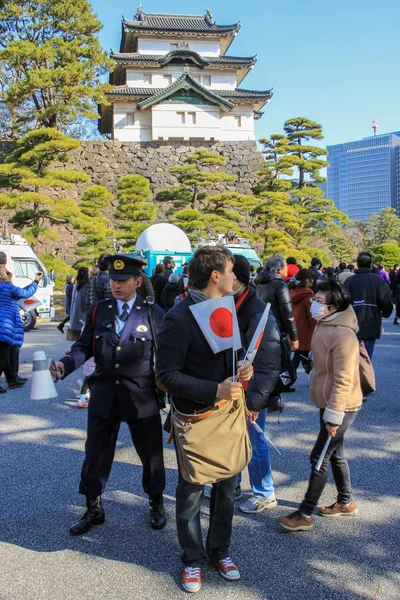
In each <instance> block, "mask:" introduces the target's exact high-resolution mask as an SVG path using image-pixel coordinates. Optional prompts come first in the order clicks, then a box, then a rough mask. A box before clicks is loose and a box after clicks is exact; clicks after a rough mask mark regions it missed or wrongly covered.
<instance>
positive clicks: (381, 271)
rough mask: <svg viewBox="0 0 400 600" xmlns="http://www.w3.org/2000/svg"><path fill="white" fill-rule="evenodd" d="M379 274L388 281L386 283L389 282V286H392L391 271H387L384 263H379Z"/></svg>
mask: <svg viewBox="0 0 400 600" xmlns="http://www.w3.org/2000/svg"><path fill="white" fill-rule="evenodd" d="M378 268H379V275H380V276H381V277H382V279H383V280H384V281H386V283H387V284H388V286H389V287H390V277H389V273H388V272H387V271H386V269H385V267H384V266H383V265H379V267H378Z"/></svg>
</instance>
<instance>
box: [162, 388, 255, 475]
mask: <svg viewBox="0 0 400 600" xmlns="http://www.w3.org/2000/svg"><path fill="white" fill-rule="evenodd" d="M246 412H247V408H246V404H245V400H244V394H243V393H242V394H241V396H240V398H239V399H238V400H235V401H229V400H220V401H219V402H217V403H216V404H215V405H214V407H213V408H211V409H210V410H207V411H206V412H203V413H202V412H200V413H196V414H192V415H185V414H183V413H180V412H179V411H178V410H177V409H176V408H175V407H174V405H173V404H171V425H172V431H171V436H170V440H171V439H172V437H173V438H174V440H175V445H176V452H177V456H178V462H179V468H180V471H181V474H182V477H183V478H184V479H185V480H186V481H188V482H189V483H196V484H199V485H206V484H211V483H216V482H218V481H222V480H223V479H228V478H229V477H232V476H233V475H236V474H237V473H240V472H241V471H242V470H243V469H244V468H245V467H246V465H247V464H248V463H249V462H250V459H251V452H252V451H251V444H250V439H249V435H248V431H247V423H246ZM170 440H169V441H170Z"/></svg>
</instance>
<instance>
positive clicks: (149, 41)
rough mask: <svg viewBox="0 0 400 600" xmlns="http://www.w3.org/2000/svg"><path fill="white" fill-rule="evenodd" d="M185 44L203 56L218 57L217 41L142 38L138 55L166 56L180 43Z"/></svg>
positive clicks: (218, 47) (218, 44)
mask: <svg viewBox="0 0 400 600" xmlns="http://www.w3.org/2000/svg"><path fill="white" fill-rule="evenodd" d="M183 41H184V42H186V43H187V44H188V45H189V47H190V49H191V50H194V51H195V52H198V53H199V54H201V55H203V56H219V55H220V42H219V40H204V41H203V40H194V39H187V38H185V39H183V38H182V39H180V38H179V37H171V38H162V39H154V38H143V37H140V38H139V40H138V52H139V54H160V55H163V54H168V52H170V51H171V50H176V49H177V47H178V44H179V43H180V42H183Z"/></svg>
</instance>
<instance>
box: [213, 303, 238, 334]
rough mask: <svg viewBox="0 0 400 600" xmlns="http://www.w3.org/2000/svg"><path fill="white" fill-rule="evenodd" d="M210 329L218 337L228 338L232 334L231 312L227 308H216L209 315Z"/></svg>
mask: <svg viewBox="0 0 400 600" xmlns="http://www.w3.org/2000/svg"><path fill="white" fill-rule="evenodd" d="M210 327H211V331H212V332H213V333H214V334H215V335H217V336H218V337H222V338H228V337H232V335H233V318H232V313H231V311H230V310H228V309H227V308H216V309H215V310H214V311H213V312H212V313H211V315H210Z"/></svg>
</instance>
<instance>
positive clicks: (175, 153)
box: [72, 140, 263, 193]
mask: <svg viewBox="0 0 400 600" xmlns="http://www.w3.org/2000/svg"><path fill="white" fill-rule="evenodd" d="M200 149H207V150H211V151H213V152H218V153H220V154H222V156H224V157H225V158H227V160H228V163H227V166H226V168H224V170H226V171H227V172H228V173H233V175H235V176H236V182H232V184H231V185H228V186H227V185H224V186H223V187H221V186H216V187H215V191H221V189H223V190H225V191H234V190H235V189H236V190H237V191H238V192H240V193H249V192H250V191H251V187H252V186H253V185H254V183H255V181H256V173H257V171H259V170H260V169H261V168H262V165H263V159H262V156H261V154H260V151H259V150H258V148H257V145H256V143H255V142H219V143H215V144H211V143H210V144H208V145H207V144H206V143H201V142H196V143H188V144H182V142H157V143H153V142H142V143H137V142H118V141H115V140H113V141H111V140H110V141H102V140H101V141H87V142H82V143H81V147H80V148H79V149H78V150H76V151H74V152H73V154H72V159H73V160H72V164H73V166H74V167H75V168H77V169H82V170H83V171H85V172H86V173H87V174H88V175H90V177H91V178H92V181H93V183H95V184H100V185H104V186H105V187H107V188H108V189H109V190H110V191H111V192H115V190H116V187H117V181H118V179H119V178H120V177H122V176H123V175H128V174H132V173H135V174H138V175H143V176H144V177H146V178H147V179H149V181H150V183H151V188H152V190H153V191H154V192H158V191H160V190H163V189H166V188H168V187H172V186H174V185H176V184H177V179H176V178H175V177H174V176H173V175H171V173H170V172H169V168H170V167H173V166H176V165H178V164H182V163H183V161H184V159H185V158H187V157H188V156H189V155H190V154H193V152H196V151H197V150H200Z"/></svg>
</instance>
